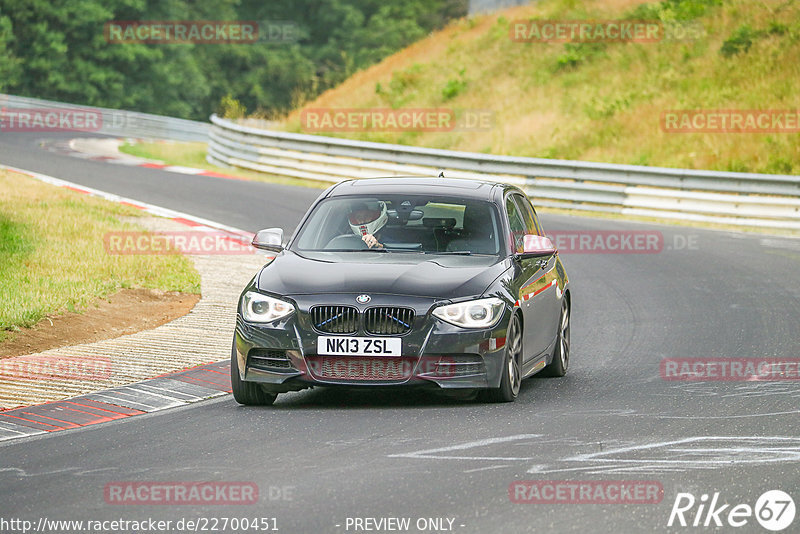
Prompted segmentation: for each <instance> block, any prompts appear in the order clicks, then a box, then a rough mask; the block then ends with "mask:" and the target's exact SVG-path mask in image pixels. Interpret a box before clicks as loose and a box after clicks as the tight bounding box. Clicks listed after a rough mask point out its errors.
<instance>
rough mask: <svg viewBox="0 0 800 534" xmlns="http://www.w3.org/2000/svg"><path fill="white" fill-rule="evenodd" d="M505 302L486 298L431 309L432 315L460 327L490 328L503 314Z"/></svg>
mask: <svg viewBox="0 0 800 534" xmlns="http://www.w3.org/2000/svg"><path fill="white" fill-rule="evenodd" d="M503 308H505V303H504V302H503V301H502V300H500V299H498V298H488V299H479V300H470V301H468V302H459V303H458V304H448V305H447V306H440V307H438V308H436V309H435V310H433V315H434V316H435V317H438V318H439V319H441V320H443V321H447V322H448V323H450V324H454V325H456V326H460V327H462V328H491V327H492V326H494V325H496V324H497V321H499V320H500V318H501V317H502V316H503Z"/></svg>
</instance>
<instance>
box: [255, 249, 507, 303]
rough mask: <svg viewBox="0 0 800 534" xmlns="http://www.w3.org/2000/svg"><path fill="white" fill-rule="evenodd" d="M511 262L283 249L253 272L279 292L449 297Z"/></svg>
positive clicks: (477, 288) (471, 291) (483, 283)
mask: <svg viewBox="0 0 800 534" xmlns="http://www.w3.org/2000/svg"><path fill="white" fill-rule="evenodd" d="M509 268H510V265H509V264H508V262H507V261H504V260H502V259H500V258H498V257H496V256H456V255H453V256H446V255H429V254H412V253H394V252H387V253H378V252H374V253H373V252H359V253H340V252H314V253H303V255H300V254H297V253H294V252H291V251H284V252H283V253H281V254H279V255H278V256H277V257H276V258H275V259H274V260H273V261H272V262H271V263H270V264H269V265H267V266H265V267H264V268H263V269H262V270H261V272H260V273H259V275H258V276H257V277H256V287H257V288H258V289H259V290H261V291H266V292H269V293H275V294H280V295H286V296H291V295H307V294H312V293H327V294H330V293H373V294H375V293H383V294H394V295H408V296H416V297H432V298H438V299H454V298H460V297H471V296H476V295H480V294H482V293H483V292H484V290H486V288H487V287H489V284H491V283H492V282H493V281H494V280H495V279H496V278H497V277H498V276H500V275H501V274H503V272H505V271H506V270H507V269H509Z"/></svg>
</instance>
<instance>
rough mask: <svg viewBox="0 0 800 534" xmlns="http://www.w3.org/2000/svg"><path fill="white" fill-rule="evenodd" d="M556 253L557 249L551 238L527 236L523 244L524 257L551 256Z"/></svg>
mask: <svg viewBox="0 0 800 534" xmlns="http://www.w3.org/2000/svg"><path fill="white" fill-rule="evenodd" d="M555 253H556V247H555V245H553V242H552V241H550V238H549V237H543V236H540V235H535V234H525V237H524V238H523V242H522V255H523V256H527V257H536V256H550V255H552V254H555Z"/></svg>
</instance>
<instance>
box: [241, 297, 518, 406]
mask: <svg viewBox="0 0 800 534" xmlns="http://www.w3.org/2000/svg"><path fill="white" fill-rule="evenodd" d="M354 299H355V295H353V296H350V295H346V296H343V295H314V296H313V297H310V296H305V297H304V296H298V297H294V298H292V299H291V300H293V301H294V303H295V307H296V310H297V311H296V312H295V313H294V314H292V315H291V316H289V317H288V318H286V319H284V320H280V321H276V322H273V323H269V324H258V323H250V322H247V321H245V320H244V319H243V318H242V315H241V313H238V314H237V319H236V331H235V338H234V349H233V350H234V352H235V359H236V363H237V365H238V370H239V376H240V377H241V379H242V380H244V381H247V382H257V383H261V384H263V385H265V386H266V388H267V389H269V390H270V391H273V392H283V391H296V390H300V389H304V388H307V387H310V386H348V387H376V386H392V387H395V386H406V387H411V386H417V387H433V388H442V389H457V388H470V389H472V388H488V387H498V386H499V384H500V377H501V373H502V369H503V359H504V355H505V353H504V346H505V336H506V328H507V325H508V321H509V319H510V316H511V312H510V309H506V310H505V312H504V315H503V317H502V318H501V320H500V321H499V322H498V323H497V325H496V326H495V327H493V328H489V329H481V330H477V329H464V328H460V327H457V326H455V325H451V324H449V323H446V322H444V321H441V320H439V319H437V318H434V317H433V316H432V315H431V313H430V312H431V311H432V309H433V308H434V307H435V305H436V304H437V301H436V300H434V299H426V298H418V297H401V298H400V299H399V300H398V297H397V296H396V295H385V296H384V295H373V300H372V302H371V303H370V305H371V306H374V305H378V306H379V305H390V306H405V307H411V308H413V309H414V311H415V319H414V323H413V327H412V330H411V331H410V332H409V333H407V334H404V335H402V336H380V335H376V336H370V335H369V334H367V333H365V332H363V331H359V332H358V333H355V334H352V335H353V336H359V337H400V338H401V340H402V356H399V357H398V356H321V355H318V354H317V338H318V336H335V335H336V334H330V333H325V332H319V331H316V330H315V329H314V327H313V325H312V324H311V321H310V315H309V308H310V307H311V306H314V305H330V304H341V303H342V301H345V302H355V300H354ZM438 303H441V301H438ZM357 307H358V308H362V306H357ZM360 311H363V310H360Z"/></svg>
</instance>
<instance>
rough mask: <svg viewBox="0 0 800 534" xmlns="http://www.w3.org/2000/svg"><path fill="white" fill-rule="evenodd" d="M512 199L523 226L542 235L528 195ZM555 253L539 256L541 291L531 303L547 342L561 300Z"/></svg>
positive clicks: (552, 333) (555, 324) (551, 336)
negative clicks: (515, 203)
mask: <svg viewBox="0 0 800 534" xmlns="http://www.w3.org/2000/svg"><path fill="white" fill-rule="evenodd" d="M514 199H515V200H516V201H517V204H518V205H519V208H520V213H521V214H522V219H523V221H524V222H525V227H526V229H527V232H528V233H529V234H536V235H540V236H544V235H545V233H544V230H543V229H542V226H541V224H539V218H538V217H537V216H536V210H535V209H534V208H533V205H532V204H531V202H530V200H528V197H526V196H523V195H514ZM557 259H558V258H557V257H556V254H552V255H550V256H543V257H540V258H539V262H538V263H539V267H540V269H541V271H540V272H539V273H538V274H537V276H541V277H542V278H540V279H539V282H538V287H537V289H536V291H541V292H540V293H538V294H537V295H536V302H535V303H534V304H533V305H534V306H535V307H536V309H537V314H538V312H541V314H538V318H539V322H537V324H538V325H540V328H541V329H542V330H543V331H544V332H546V333H548V335H547V339H548V343H549V342H551V341H553V340H554V339H555V337H556V334H558V325H559V319H560V313H561V301H560V299H559V297H558V292H557V291H556V287H555V284H556V283H557V280H556V279H557V277H558V276H557V274H558V273H557V272H556V270H555V269H556V261H557Z"/></svg>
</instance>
